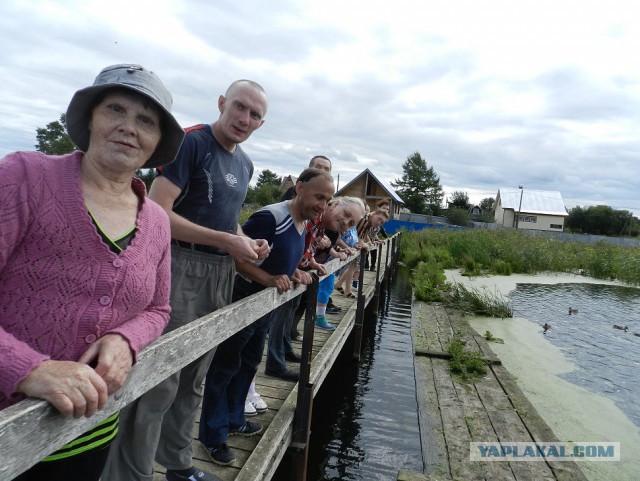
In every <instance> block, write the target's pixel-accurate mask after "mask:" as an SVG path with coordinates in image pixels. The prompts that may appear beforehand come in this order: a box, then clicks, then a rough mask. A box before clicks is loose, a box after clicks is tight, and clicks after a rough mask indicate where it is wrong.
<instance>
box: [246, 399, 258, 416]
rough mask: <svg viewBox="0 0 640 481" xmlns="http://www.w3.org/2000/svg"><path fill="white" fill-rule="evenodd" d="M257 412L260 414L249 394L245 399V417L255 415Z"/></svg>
mask: <svg viewBox="0 0 640 481" xmlns="http://www.w3.org/2000/svg"><path fill="white" fill-rule="evenodd" d="M256 414H258V410H257V409H256V407H255V406H254V405H253V403H252V402H251V401H250V400H249V396H247V399H245V401H244V415H245V417H248V418H250V417H252V416H255V415H256Z"/></svg>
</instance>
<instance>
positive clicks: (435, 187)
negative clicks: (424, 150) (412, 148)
mask: <svg viewBox="0 0 640 481" xmlns="http://www.w3.org/2000/svg"><path fill="white" fill-rule="evenodd" d="M402 172H403V174H402V178H401V179H396V180H395V181H394V182H391V185H392V186H393V187H394V188H396V190H397V192H398V195H399V196H400V197H401V198H402V200H403V201H404V203H405V207H406V208H407V209H409V210H410V211H411V212H414V213H416V214H430V215H438V214H439V212H440V205H441V204H442V199H443V198H444V190H443V189H442V186H441V185H440V177H438V174H436V171H435V170H434V169H433V166H431V167H427V161H426V160H425V159H423V158H422V156H421V155H420V153H419V152H414V153H413V154H411V155H410V156H409V157H407V160H406V161H405V163H404V164H402Z"/></svg>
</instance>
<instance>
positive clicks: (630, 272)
mask: <svg viewBox="0 0 640 481" xmlns="http://www.w3.org/2000/svg"><path fill="white" fill-rule="evenodd" d="M400 255H401V259H402V261H403V262H404V263H405V264H407V265H408V266H409V267H411V268H415V267H416V266H417V265H418V263H419V262H426V263H429V264H437V266H438V268H439V269H447V268H452V267H458V268H462V269H463V273H466V274H467V275H480V274H499V275H505V274H506V275H508V274H511V273H527V274H536V273H540V272H568V273H582V274H584V275H587V276H590V277H593V278H596V279H616V280H619V281H622V282H625V283H628V284H630V285H640V248H638V247H620V246H613V245H610V244H605V243H603V242H599V243H596V244H593V245H590V244H582V243H577V242H565V241H558V240H553V239H547V238H545V237H533V236H528V235H525V234H521V233H519V232H517V231H511V230H507V229H497V230H487V229H472V230H466V231H458V230H455V231H454V230H444V229H443V230H430V229H425V230H422V231H417V232H409V233H406V234H405V235H403V236H402V237H401V244H400ZM433 268H435V266H433Z"/></svg>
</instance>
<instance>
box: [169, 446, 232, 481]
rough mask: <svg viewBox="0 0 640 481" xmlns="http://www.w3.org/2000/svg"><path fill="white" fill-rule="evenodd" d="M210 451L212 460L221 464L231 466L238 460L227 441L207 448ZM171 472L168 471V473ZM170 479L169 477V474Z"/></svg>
mask: <svg viewBox="0 0 640 481" xmlns="http://www.w3.org/2000/svg"><path fill="white" fill-rule="evenodd" d="M207 451H208V452H209V456H210V457H211V461H213V462H214V463H216V464H219V465H220V466H229V465H230V464H231V463H233V462H234V461H235V460H236V456H235V454H233V453H232V452H231V450H230V449H229V445H228V444H227V443H222V444H218V445H217V446H213V447H211V448H207ZM168 473H169V472H168V471H167V474H168ZM167 479H168V481H171V480H169V477H168V476H167Z"/></svg>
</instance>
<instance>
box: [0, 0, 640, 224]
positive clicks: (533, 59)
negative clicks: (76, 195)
mask: <svg viewBox="0 0 640 481" xmlns="http://www.w3.org/2000/svg"><path fill="white" fill-rule="evenodd" d="M634 5H635V2H634V1H633V0H625V1H619V0H607V1H606V2H605V1H591V0H581V1H574V0H553V1H549V0H536V1H529V0H517V1H513V0H509V1H499V0H485V1H478V0H470V1H466V0H465V1H461V0H447V1H446V2H445V1H439V2H435V1H418V0H395V1H393V2H389V1H385V2H381V1H378V0H367V1H361V0H323V1H313V2H312V1H309V0H269V1H264V0H263V1H253V0H240V1H235V2H228V1H222V0H221V1H214V0H191V1H178V0H176V1H164V0H153V1H146V0H144V1H143V0H126V1H122V0H110V1H109V2H104V1H97V0H81V1H75V0H57V1H55V2H54V1H41V0H30V1H28V2H25V1H22V0H16V1H14V0H3V1H2V5H1V6H0V45H1V48H2V50H1V53H0V56H1V58H2V61H1V62H0V78H1V79H2V88H1V89H0V103H1V105H2V109H3V115H2V116H1V117H0V155H4V154H6V153H8V152H11V151H14V150H29V149H33V146H34V144H35V142H36V140H35V129H36V128H37V127H44V126H45V125H46V124H47V123H49V122H51V121H53V120H57V119H58V118H59V116H60V113H62V112H64V111H65V110H66V107H67V104H68V102H69V100H70V99H71V96H72V95H73V93H74V92H75V91H76V90H77V89H79V88H82V87H85V86H88V85H90V84H91V83H92V82H93V79H94V77H95V75H96V74H97V73H98V71H99V70H100V69H101V68H102V67H105V66H107V65H111V64H114V63H126V62H135V63H140V64H142V65H144V66H146V67H149V68H151V69H152V70H154V71H155V72H156V73H158V75H159V76H160V77H161V78H162V80H163V81H164V83H165V84H166V85H167V87H168V88H169V89H170V90H171V92H172V93H173V96H174V113H175V115H176V117H177V118H178V120H179V121H180V123H181V124H183V125H184V126H188V125H192V124H195V123H200V122H210V121H212V120H215V119H216V118H217V111H216V100H217V97H218V95H220V94H221V93H223V92H224V90H225V89H226V87H227V86H228V85H229V83H231V82H232V81H233V80H236V79H238V78H250V79H253V80H256V81H257V82H259V83H260V84H262V85H263V86H264V87H265V89H266V90H267V93H268V94H269V98H270V107H269V112H268V114H267V122H266V123H265V124H264V126H263V127H262V128H261V129H260V130H259V131H257V132H256V133H255V134H254V135H253V137H252V138H251V139H250V140H249V141H247V142H246V143H245V144H244V148H245V150H246V151H247V152H248V153H249V155H250V156H251V157H252V159H253V161H254V164H255V165H256V172H257V173H259V172H260V170H262V169H270V170H272V171H275V172H277V173H278V174H280V175H284V174H289V173H291V174H294V175H295V174H298V173H299V172H300V171H301V170H302V169H303V168H304V167H305V166H306V164H307V162H308V160H309V158H310V157H311V156H312V155H313V154H316V153H323V154H325V155H327V156H329V157H330V158H331V159H332V160H333V161H334V174H339V175H340V185H344V184H345V183H346V182H348V181H349V180H351V179H352V178H353V177H354V176H355V175H357V174H358V173H359V172H361V171H362V170H363V169H364V168H367V167H368V168H369V169H371V170H372V171H373V172H374V173H375V174H377V175H378V176H380V177H381V178H383V179H385V180H388V181H392V180H394V179H397V178H399V177H400V176H401V175H402V164H403V162H404V161H405V160H406V158H407V157H408V156H409V155H411V154H412V153H413V152H416V151H417V152H420V154H421V155H422V156H423V157H424V158H425V159H426V160H427V163H428V165H429V166H433V167H434V169H435V171H436V172H437V173H438V175H439V176H440V180H441V183H442V185H443V187H444V189H445V192H446V193H447V194H448V195H451V193H452V192H453V191H455V190H460V191H465V192H467V193H468V194H469V196H470V198H471V200H472V201H475V202H479V201H480V200H481V199H482V198H484V197H495V195H496V192H497V191H498V189H499V188H500V187H517V186H518V185H520V184H521V185H524V188H525V189H526V188H531V189H542V190H557V191H560V192H561V193H562V196H563V198H564V200H565V203H566V205H567V207H569V208H570V207H573V206H575V205H583V206H586V205H596V204H606V205H610V206H612V207H613V208H615V209H627V210H630V211H633V212H634V213H635V214H636V215H640V199H639V198H638V194H637V192H638V190H639V187H640V185H639V184H640V180H639V179H640V162H638V161H639V160H640V131H639V127H640V61H639V60H638V57H639V53H640V29H638V27H637V19H638V10H639V9H638V7H634Z"/></svg>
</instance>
